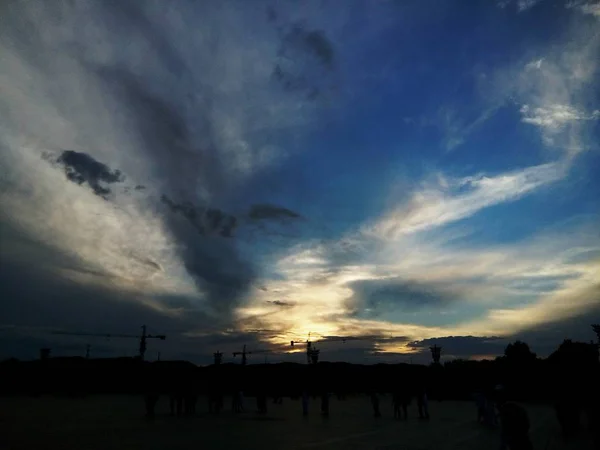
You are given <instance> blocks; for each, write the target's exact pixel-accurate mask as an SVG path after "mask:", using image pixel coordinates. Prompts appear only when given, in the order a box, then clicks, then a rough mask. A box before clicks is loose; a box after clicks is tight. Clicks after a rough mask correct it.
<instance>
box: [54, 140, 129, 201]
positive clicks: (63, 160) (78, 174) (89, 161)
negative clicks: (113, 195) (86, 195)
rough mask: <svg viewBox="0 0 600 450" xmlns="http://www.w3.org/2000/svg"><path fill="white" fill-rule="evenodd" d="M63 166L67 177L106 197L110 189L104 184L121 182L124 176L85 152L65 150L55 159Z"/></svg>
mask: <svg viewBox="0 0 600 450" xmlns="http://www.w3.org/2000/svg"><path fill="white" fill-rule="evenodd" d="M56 162H57V163H58V164H60V165H61V166H63V168H64V171H65V175H66V176H67V179H69V180H70V181H72V182H73V183H77V184H80V185H81V184H84V183H85V184H87V185H88V186H89V187H90V188H92V190H93V191H94V194H96V195H98V196H100V197H103V198H106V196H107V195H109V194H110V189H109V188H108V187H106V186H105V185H106V184H112V183H119V182H122V181H123V180H124V179H125V177H124V176H123V174H122V173H121V172H120V171H119V170H111V169H110V168H109V167H108V166H107V165H106V164H103V163H101V162H99V161H96V160H95V159H94V158H92V157H91V156H90V155H88V154H86V153H81V152H76V151H73V150H65V151H64V152H62V153H61V155H60V156H59V157H58V159H57V160H56Z"/></svg>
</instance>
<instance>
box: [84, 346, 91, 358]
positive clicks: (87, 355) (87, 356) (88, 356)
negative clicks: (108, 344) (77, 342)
mask: <svg viewBox="0 0 600 450" xmlns="http://www.w3.org/2000/svg"><path fill="white" fill-rule="evenodd" d="M90 347H91V346H90V344H87V345H86V346H85V359H90Z"/></svg>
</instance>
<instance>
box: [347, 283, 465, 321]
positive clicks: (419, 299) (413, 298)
mask: <svg viewBox="0 0 600 450" xmlns="http://www.w3.org/2000/svg"><path fill="white" fill-rule="evenodd" d="M350 287H351V289H352V290H353V291H354V294H353V295H352V297H351V298H350V299H349V301H348V307H349V308H350V310H351V311H353V313H354V315H355V316H359V317H377V316H380V315H382V314H385V313H389V312H393V311H415V310H419V309H422V308H428V307H435V306H442V305H447V304H449V303H453V302H455V301H457V300H459V298H460V297H459V296H458V295H456V294H454V293H452V292H450V291H448V290H445V289H443V288H442V287H440V286H438V285H430V284H426V283H421V282H415V281H410V280H404V279H400V278H395V279H388V280H361V281H356V282H354V283H351V284H350Z"/></svg>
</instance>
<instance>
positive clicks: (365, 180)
mask: <svg viewBox="0 0 600 450" xmlns="http://www.w3.org/2000/svg"><path fill="white" fill-rule="evenodd" d="M5 12H6V14H3V15H2V19H0V20H1V22H0V25H1V27H2V29H3V30H4V31H3V33H2V35H0V51H1V53H2V55H3V63H2V65H1V67H0V80H1V83H0V92H1V95H0V119H1V120H0V122H1V123H0V131H1V133H0V134H1V137H0V162H1V164H2V167H3V170H2V177H1V178H0V187H1V189H0V198H1V201H2V204H3V207H2V212H1V213H0V226H1V228H0V230H1V231H2V233H1V234H0V239H2V245H1V246H0V257H1V260H2V265H3V267H4V270H3V271H2V284H1V288H2V298H3V299H5V300H3V302H2V310H1V311H2V317H3V319H2V320H3V323H0V326H1V327H2V330H3V331H2V333H4V334H5V336H6V338H7V340H6V342H10V344H7V346H6V347H5V348H4V347H3V348H2V349H0V350H1V351H2V353H3V354H4V353H7V352H9V351H11V349H16V348H18V349H19V350H18V353H19V354H21V355H22V356H23V357H26V356H27V355H32V354H35V351H36V347H37V346H39V345H42V343H43V344H44V345H52V346H54V347H55V348H57V349H59V350H58V351H59V352H60V351H61V350H60V349H61V348H62V349H63V352H65V353H68V351H71V350H67V349H71V348H78V347H77V345H79V344H78V343H77V342H72V341H67V340H62V341H61V340H56V339H55V340H52V339H51V338H50V337H49V334H48V331H49V330H55V329H64V330H73V329H77V330H85V331H95V330H98V331H102V332H104V331H105V330H108V331H114V332H125V331H127V330H125V328H128V329H131V327H134V328H135V327H137V326H138V322H139V325H141V324H142V323H146V322H148V324H149V326H151V327H153V328H155V329H161V330H166V332H168V333H169V334H170V336H172V337H173V339H171V340H169V342H172V344H165V345H168V346H167V347H165V349H164V351H165V352H166V354H167V355H170V356H171V357H173V358H178V357H186V358H191V359H193V360H195V361H199V362H203V361H205V360H206V358H207V357H208V356H207V355H210V354H211V353H212V351H214V347H215V346H219V347H222V348H223V349H237V347H238V346H239V345H240V343H242V342H247V343H248V344H253V345H255V346H262V347H271V348H273V349H274V350H275V351H277V352H279V353H280V358H283V359H285V358H292V359H293V358H294V357H295V356H298V355H293V354H292V355H286V354H283V353H282V352H284V351H287V350H289V349H288V348H287V347H285V344H286V343H288V342H289V340H291V339H298V337H304V338H305V337H306V336H307V335H308V333H309V332H311V333H312V336H314V337H315V338H317V339H318V338H319V337H324V336H341V335H343V336H364V337H365V339H364V341H363V343H361V344H360V345H358V344H357V345H358V346H357V347H352V345H354V344H352V345H348V346H347V347H349V348H346V349H345V351H344V352H343V353H340V354H339V357H340V358H342V357H343V358H346V359H350V360H353V361H363V362H364V361H367V362H379V361H391V360H394V358H396V359H397V358H401V357H403V355H405V354H414V355H415V357H417V356H419V355H421V356H422V357H423V358H426V356H423V355H422V353H424V351H423V349H426V345H427V344H426V343H428V342H433V341H432V339H437V340H436V341H435V342H439V343H442V344H443V346H444V349H445V350H444V352H445V358H454V357H477V358H479V357H481V356H482V355H483V356H485V355H495V354H498V353H499V352H502V348H503V345H505V343H506V342H507V341H508V340H510V339H516V338H527V339H528V342H529V343H530V345H531V346H532V347H533V348H534V350H536V351H538V352H539V353H540V354H547V353H548V352H550V351H551V350H552V349H553V348H555V347H556V346H557V345H558V344H559V343H560V342H561V341H562V339H564V338H565V337H572V338H574V339H584V340H588V339H591V338H592V337H593V336H592V334H591V328H590V327H589V324H588V322H591V321H592V320H590V318H593V317H598V315H599V314H600V289H599V288H600V278H599V275H598V274H599V273H600V270H599V269H600V259H599V258H600V234H599V232H598V229H600V227H599V226H598V225H599V218H600V202H599V201H598V194H599V193H600V180H599V179H598V177H597V176H596V175H595V174H596V173H597V172H598V169H600V146H599V145H598V142H599V137H600V84H599V83H598V81H597V80H598V79H599V76H598V71H599V69H600V67H599V63H598V61H599V58H598V54H600V22H599V21H600V5H599V4H598V3H597V2H595V1H592V0H585V1H584V0H570V1H567V2H559V1H550V0H537V1H536V0H512V1H511V0H502V1H473V2H458V1H457V2H453V1H433V0H431V1H405V2H392V1H379V2H359V1H348V2H343V3H340V2H317V1H314V2H310V1H309V2H304V3H302V5H300V4H299V3H296V2H268V1H261V2H252V4H250V2H236V1H226V2H220V3H218V4H216V3H214V4H210V3H206V2H205V3H202V4H201V3H198V2H188V1H183V0H182V1H178V2H163V1H146V2H134V1H118V2H117V1H115V2H110V1H107V2H93V1H89V2H88V1H81V2H77V3H75V4H72V3H69V2H59V1H56V2H53V3H52V7H50V5H49V4H44V3H40V2H26V3H17V2H13V3H10V4H8V5H7V6H6V7H5ZM90 311H94V313H93V314H90ZM256 330H268V331H263V332H260V333H259V332H256ZM390 336H395V337H396V339H389V337H390ZM465 336H472V338H465ZM415 342H417V344H415ZM419 342H421V343H423V344H422V348H421V347H419V344H418V343H419ZM409 343H410V345H408V344H409ZM465 343H467V344H465ZM103 345H104V346H105V347H106V348H105V352H106V354H107V355H108V354H115V352H117V353H118V351H120V350H115V349H114V348H112V347H111V346H113V347H114V345H116V344H114V345H113V344H111V345H108V344H103ZM344 345H346V344H344ZM469 346H471V347H469ZM111 348H112V350H111ZM340 351H341V350H340ZM111 352H112V353H111ZM330 357H331V358H335V353H330Z"/></svg>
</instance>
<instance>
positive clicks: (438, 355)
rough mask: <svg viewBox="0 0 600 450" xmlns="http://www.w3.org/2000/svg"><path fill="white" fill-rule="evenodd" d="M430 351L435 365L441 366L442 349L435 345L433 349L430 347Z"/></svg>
mask: <svg viewBox="0 0 600 450" xmlns="http://www.w3.org/2000/svg"><path fill="white" fill-rule="evenodd" d="M429 350H431V357H432V358H433V363H434V364H439V363H440V358H441V356H442V347H438V346H437V345H434V346H433V347H429Z"/></svg>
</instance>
